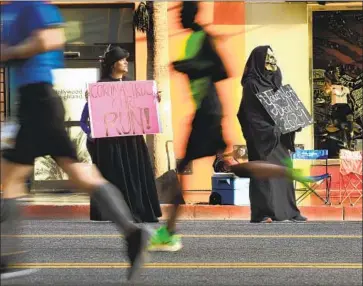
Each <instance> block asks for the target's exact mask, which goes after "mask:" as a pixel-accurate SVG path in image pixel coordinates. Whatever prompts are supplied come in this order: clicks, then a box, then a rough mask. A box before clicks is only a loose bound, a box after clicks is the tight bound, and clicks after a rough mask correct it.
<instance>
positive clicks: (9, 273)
mask: <svg viewBox="0 0 363 286" xmlns="http://www.w3.org/2000/svg"><path fill="white" fill-rule="evenodd" d="M37 271H38V269H15V268H14V269H13V268H8V267H1V274H0V276H1V281H4V280H8V279H12V278H20V277H24V276H28V275H30V274H33V273H34V272H37Z"/></svg>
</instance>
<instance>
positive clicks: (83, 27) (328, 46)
mask: <svg viewBox="0 0 363 286" xmlns="http://www.w3.org/2000/svg"><path fill="white" fill-rule="evenodd" d="M52 2H53V3H55V4H56V5H59V7H60V9H61V11H62V13H63V16H64V18H65V21H66V35H67V46H66V59H67V60H66V67H67V68H70V69H80V68H82V69H84V68H89V69H92V68H93V69H97V68H98V66H99V62H98V57H99V56H100V55H102V54H103V52H104V50H105V48H106V47H107V45H108V44H111V43H117V44H120V45H121V46H123V47H124V48H126V49H127V50H129V51H130V54H131V57H130V67H129V70H130V76H131V77H132V78H134V79H136V80H145V79H147V78H148V63H149V62H148V57H150V56H152V55H150V53H148V48H149V49H150V45H149V46H148V44H147V38H146V35H145V34H143V33H141V32H138V31H136V30H135V29H134V26H133V12H134V10H135V9H136V7H137V5H138V4H139V3H135V2H128V1H100V0H99V1H52ZM255 2H257V3H250V2H247V3H245V2H201V3H200V6H201V9H200V13H199V14H198V21H199V22H200V23H201V24H202V25H204V26H205V27H206V29H207V30H208V31H209V32H210V33H211V34H213V35H214V36H215V43H216V47H217V49H218V51H219V52H220V54H221V56H222V59H223V60H224V62H225V64H226V66H227V68H228V72H229V74H230V75H231V78H229V79H228V80H225V81H223V82H222V83H221V84H220V87H219V88H221V90H223V92H222V94H223V95H222V103H223V110H224V113H225V115H226V116H225V118H224V121H223V126H224V133H225V134H224V135H225V138H226V140H227V143H228V144H229V146H231V148H233V147H234V148H238V147H241V146H242V148H243V147H244V145H245V141H244V138H243V135H242V133H241V130H240V127H239V123H238V120H237V118H236V116H235V115H236V114H237V111H238V108H239V104H240V100H241V96H242V87H241V84H240V80H241V77H242V73H243V70H244V65H245V63H246V61H247V58H248V56H249V54H250V52H251V51H252V49H253V48H255V47H256V46H259V45H270V46H271V47H272V48H273V50H274V52H275V54H276V57H277V60H278V65H279V66H280V68H281V70H282V72H283V76H284V78H283V83H284V84H290V85H291V86H292V87H293V89H294V90H295V91H296V93H297V95H298V96H299V98H300V99H301V101H302V102H303V104H304V105H305V107H306V108H307V109H308V111H309V112H310V113H311V114H312V115H313V116H314V119H316V118H318V119H319V120H320V121H319V122H316V124H315V125H310V126H309V127H307V128H304V129H303V130H302V132H300V133H298V134H297V138H296V143H297V144H299V145H303V146H304V148H305V149H312V148H320V147H321V146H320V145H319V144H321V142H320V141H319V140H320V139H319V138H321V137H317V135H316V134H317V133H318V131H317V130H318V128H321V126H322V124H326V122H325V121H324V120H325V119H326V118H325V119H324V116H325V117H326V116H327V115H326V111H324V110H325V109H324V108H328V107H329V106H323V107H322V106H321V104H320V103H319V102H321V97H322V96H320V95H319V92H320V91H317V90H321V88H320V89H319V88H318V87H317V86H319V84H321V83H319V80H320V81H321V80H322V79H321V73H324V71H325V70H327V69H328V66H329V67H330V66H334V65H335V66H339V67H342V66H344V68H345V70H347V69H348V68H350V69H352V72H350V73H349V77H345V78H348V79H350V82H349V84H350V85H352V84H353V85H355V86H354V87H352V86H350V88H351V91H354V100H355V104H356V107H357V111H355V112H356V114H354V115H353V116H354V120H356V121H357V119H358V118H359V116H361V114H359V112H358V110H362V104H361V101H362V91H361V89H360V91H359V79H361V78H362V63H361V62H360V63H358V62H357V58H358V57H359V56H360V58H361V57H362V50H361V48H360V49H359V43H361V42H359V41H361V39H362V32H361V31H362V27H361V26H360V30H359V26H358V27H357V25H362V18H361V17H360V18H359V17H358V13H357V11H360V10H361V9H362V3H359V2H349V3H348V2H347V3H329V2H327V4H326V5H319V4H316V3H306V2H296V3H293V2H289V3H281V2H280V3H258V1H255ZM271 2H273V1H271ZM165 5H167V9H165V10H160V11H164V12H163V13H164V15H160V16H159V17H162V20H163V21H160V23H164V24H160V23H159V26H158V27H157V29H156V31H157V32H159V33H162V35H163V38H162V39H164V43H165V45H167V46H166V47H165V46H164V47H163V55H159V56H158V58H157V59H156V62H155V64H156V65H158V64H159V65H162V69H163V70H164V72H165V69H167V62H171V61H174V60H176V59H178V58H179V57H180V56H181V52H182V51H181V48H180V47H181V46H182V44H181V43H183V42H184V41H185V39H186V37H187V35H188V34H187V32H185V31H184V30H183V29H182V27H181V25H180V23H179V16H178V13H179V7H180V3H179V2H170V3H167V4H165ZM336 12H339V13H336ZM329 13H330V14H329ZM324 16H325V18H326V20H324ZM329 19H330V20H329ZM334 19H335V20H334ZM342 19H343V20H344V19H349V21H348V22H349V25H350V26H349V27H347V26H344V25H343V26H342V25H341V24H339V23H341V22H339V21H341V20H342ZM318 21H320V22H319V25H320V26H321V25H322V23H325V22H324V21H326V22H327V25H328V27H329V25H332V23H335V22H338V24H336V26H335V29H341V30H342V32H341V33H340V36H339V35H336V34H334V33H333V32H331V33H330V34H329V33H328V34H326V33H325V34H324V32H322V31H321V30H319V29H318V26H317V25H318V24H317V23H318ZM329 21H330V22H329ZM354 21H356V22H354ZM345 22H347V21H345ZM314 23H315V24H314ZM314 25H316V26H314ZM347 28H348V29H350V31H352V30H353V32H354V33H355V34H354V35H356V43H355V42H354V37H352V38H350V39H347V38H344V37H343V36H342V35H344V33H345V32H346V30H344V31H343V29H347ZM359 31H360V34H359ZM334 35H335V37H336V40H335V39H333V38H334ZM162 39H161V40H162ZM158 41H160V38H159V39H158ZM352 41H353V42H352ZM334 43H335V45H334ZM337 43H339V44H340V46H339V47H338V46H337ZM159 44H160V43H159ZM360 47H361V46H360ZM165 51H166V52H165ZM149 68H150V67H149ZM346 73H347V72H346ZM159 76H160V75H159ZM319 76H320V77H319ZM149 77H150V76H149ZM161 77H165V80H164V83H165V82H167V84H166V85H163V86H164V87H166V88H167V89H168V90H162V92H163V94H164V95H165V98H164V99H165V100H166V101H168V100H170V106H171V108H168V106H167V105H165V106H164V107H165V108H163V109H162V112H161V116H162V117H161V120H163V118H164V119H165V118H168V120H171V126H172V140H173V146H174V152H173V153H174V154H172V157H174V158H181V157H182V156H183V150H184V147H185V140H186V137H187V136H188V130H186V128H185V126H186V121H187V120H188V118H190V115H191V114H192V113H193V110H194V109H193V104H192V101H191V97H190V95H189V89H188V85H187V81H186V78H184V77H183V76H182V75H180V74H178V73H176V72H174V71H172V70H168V72H167V76H165V73H164V76H163V75H161ZM352 77H356V78H355V79H354V80H353V79H352ZM351 82H353V83H351ZM0 85H1V90H0V94H1V101H0V104H1V120H2V121H3V120H4V118H5V116H9V115H12V114H13V113H14V107H13V103H14V98H15V96H16V95H15V91H13V90H12V89H11V71H5V72H4V71H3V70H2V71H1V80H0ZM65 85H66V86H67V84H65ZM67 98H68V100H72V99H71V97H67ZM318 99H320V101H319V100H318ZM78 100H79V101H78V106H81V105H82V104H84V102H85V99H84V97H83V96H82V94H81V95H80V97H79V98H78ZM72 104H73V103H72ZM319 104H320V105H319ZM326 104H327V105H329V102H328V103H326ZM359 107H360V108H359ZM79 108H80V107H79ZM72 112H73V113H72V114H73V115H72V114H71V115H70V117H69V118H68V119H67V118H66V121H68V122H67V124H68V125H67V126H68V127H69V132H70V135H71V136H72V137H73V138H74V140H75V141H76V142H77V144H78V145H79V146H80V152H84V151H82V150H85V148H84V137H82V135H81V133H80V132H81V131H80V128H79V121H78V119H77V118H79V117H78V115H79V116H80V112H81V110H78V111H77V110H76V111H72ZM324 112H325V113H324ZM321 122H323V123H321ZM319 124H320V125H319ZM357 124H358V125H359V124H361V123H359V122H358V123H357ZM318 125H319V126H318ZM323 128H326V126H325V125H324V127H323ZM357 128H358V127H357ZM77 140H78V141H77ZM157 148H165V147H160V146H159V147H157ZM156 154H164V155H159V157H160V158H159V160H161V161H165V164H164V167H162V168H163V170H162V171H161V173H162V172H164V171H166V170H165V166H166V165H167V164H166V160H167V156H166V154H165V149H163V150H159V152H156ZM84 160H85V161H87V160H89V159H87V154H84ZM213 160H214V158H206V159H201V160H197V161H195V162H193V164H192V166H191V172H190V173H189V174H186V175H183V176H182V177H183V180H184V182H185V186H186V189H187V190H199V191H205V190H210V189H211V175H212V163H213ZM52 164H53V163H51V162H50V161H49V160H48V161H47V160H46V159H44V158H43V159H40V160H39V162H37V164H36V168H35V174H34V184H33V185H34V188H35V189H37V188H43V189H57V188H62V186H63V187H64V186H65V185H66V181H67V178H66V177H65V176H64V174H62V173H61V172H59V170H58V169H54V167H53V165H52ZM173 164H174V162H172V165H173Z"/></svg>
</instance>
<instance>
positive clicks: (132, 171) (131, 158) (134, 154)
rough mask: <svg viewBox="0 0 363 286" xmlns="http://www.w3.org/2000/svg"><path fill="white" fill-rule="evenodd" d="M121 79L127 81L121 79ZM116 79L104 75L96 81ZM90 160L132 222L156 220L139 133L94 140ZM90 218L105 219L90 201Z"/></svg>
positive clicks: (150, 173)
mask: <svg viewBox="0 0 363 286" xmlns="http://www.w3.org/2000/svg"><path fill="white" fill-rule="evenodd" d="M124 80H127V78H125V79H124ZM108 81H119V80H118V79H113V78H112V77H108V78H106V79H103V80H100V82H108ZM93 150H94V154H93V155H92V159H93V160H94V161H93V163H94V164H95V165H96V166H97V167H98V168H99V170H100V172H101V174H102V175H103V176H104V177H105V179H106V180H108V181H109V182H111V183H112V184H114V185H115V186H116V187H117V188H119V189H120V191H121V192H122V194H123V195H124V197H125V201H126V203H127V204H128V206H129V208H130V210H131V213H132V215H133V218H134V220H135V222H158V217H161V208H160V203H159V198H158V194H157V189H156V184H155V176H154V172H153V168H152V164H151V160H150V156H149V152H148V149H147V146H146V143H145V140H144V137H143V136H142V135H137V136H125V137H110V138H97V139H94V146H93ZM91 219H92V220H101V221H102V220H108V219H107V218H106V217H104V216H102V215H101V213H100V212H99V209H98V207H97V204H96V203H95V201H93V200H91Z"/></svg>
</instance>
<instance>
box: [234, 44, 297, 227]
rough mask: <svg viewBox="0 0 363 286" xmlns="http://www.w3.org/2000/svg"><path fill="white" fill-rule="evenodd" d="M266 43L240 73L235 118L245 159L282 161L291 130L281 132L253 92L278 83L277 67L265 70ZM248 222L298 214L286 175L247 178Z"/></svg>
mask: <svg viewBox="0 0 363 286" xmlns="http://www.w3.org/2000/svg"><path fill="white" fill-rule="evenodd" d="M268 48H270V47H269V46H261V47H257V48H255V49H254V50H253V51H252V53H251V55H250V57H249V59H248V61H247V64H246V68H245V72H244V75H243V77H242V85H243V97H242V101H241V105H240V108H239V111H238V119H239V122H240V124H241V128H242V132H243V135H244V137H245V139H246V142H247V149H248V159H249V161H256V160H264V161H268V162H270V163H273V164H276V165H283V162H282V161H283V160H286V159H287V158H289V157H290V154H289V150H290V151H294V140H295V133H294V132H292V133H288V134H285V135H282V133H281V131H280V130H279V129H278V127H277V126H276V124H275V123H274V121H273V120H272V118H271V117H270V115H269V114H268V113H267V111H266V110H265V109H264V107H263V106H262V104H261V103H260V101H259V100H258V98H257V97H256V94H258V93H260V92H263V91H266V90H270V89H273V90H275V91H276V90H277V89H278V88H279V87H281V85H282V75H281V71H280V69H278V70H277V71H276V72H270V71H267V70H265V58H266V54H267V50H268ZM249 192H250V203H251V222H260V221H262V220H263V219H264V218H266V217H269V218H271V219H272V220H276V221H283V220H291V219H292V218H294V217H297V216H299V215H300V211H299V210H298V208H297V206H296V197H295V189H294V185H293V182H292V181H291V180H289V179H285V178H283V179H276V178H274V179H268V180H256V179H251V180H250V191H249Z"/></svg>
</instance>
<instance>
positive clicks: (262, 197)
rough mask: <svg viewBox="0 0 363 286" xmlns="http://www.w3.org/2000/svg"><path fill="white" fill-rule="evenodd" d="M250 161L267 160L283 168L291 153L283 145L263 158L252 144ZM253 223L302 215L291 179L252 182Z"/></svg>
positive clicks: (249, 147) (248, 146) (249, 145)
mask: <svg viewBox="0 0 363 286" xmlns="http://www.w3.org/2000/svg"><path fill="white" fill-rule="evenodd" d="M248 143H249V142H248V141H247V148H248V157H249V161H255V160H261V159H266V160H267V161H268V162H270V163H273V164H276V165H280V166H283V163H282V161H283V160H286V158H289V151H288V150H287V148H286V147H284V146H283V145H282V144H281V143H279V144H277V146H276V147H275V148H274V149H273V150H272V151H271V153H270V154H269V155H268V156H267V158H261V156H260V155H259V152H257V150H256V149H255V147H254V146H253V145H252V144H248ZM249 192H250V203H251V222H260V221H261V220H262V219H263V218H264V217H270V218H271V219H272V220H275V221H283V220H290V219H292V218H293V217H296V216H298V215H299V214H300V211H299V209H298V208H297V206H296V197H295V189H294V185H293V182H292V181H291V180H289V179H285V178H284V179H276V178H275V179H268V180H256V179H251V180H250V189H249Z"/></svg>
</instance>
